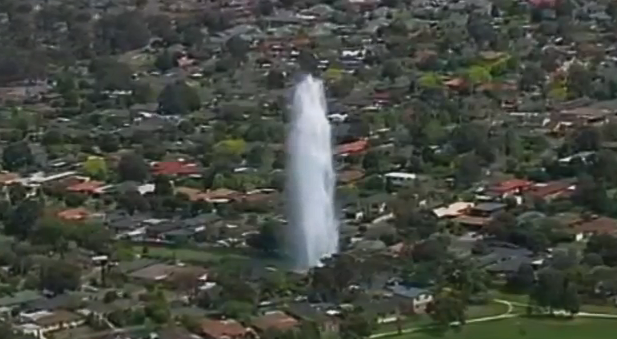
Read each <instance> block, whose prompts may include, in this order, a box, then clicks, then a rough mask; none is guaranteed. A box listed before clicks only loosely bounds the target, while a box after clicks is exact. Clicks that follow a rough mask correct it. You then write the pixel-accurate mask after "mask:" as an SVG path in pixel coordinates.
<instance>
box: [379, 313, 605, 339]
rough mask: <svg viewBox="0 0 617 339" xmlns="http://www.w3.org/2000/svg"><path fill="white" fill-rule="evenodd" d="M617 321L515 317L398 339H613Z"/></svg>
mask: <svg viewBox="0 0 617 339" xmlns="http://www.w3.org/2000/svg"><path fill="white" fill-rule="evenodd" d="M616 331H617V320H605V319H583V318H577V319H574V320H554V319H529V318H512V319H505V320H497V321H490V322H484V323H477V324H469V325H466V326H464V327H463V328H462V329H461V330H460V331H454V330H452V331H449V332H447V333H445V334H442V333H437V332H431V331H430V330H429V331H425V332H417V333H410V334H404V335H401V336H397V337H389V338H396V339H430V338H443V339H614V338H616V337H617V334H616Z"/></svg>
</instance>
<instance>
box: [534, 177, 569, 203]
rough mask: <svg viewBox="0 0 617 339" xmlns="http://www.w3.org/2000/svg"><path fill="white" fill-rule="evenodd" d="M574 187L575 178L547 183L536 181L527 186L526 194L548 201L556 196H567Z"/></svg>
mask: <svg viewBox="0 0 617 339" xmlns="http://www.w3.org/2000/svg"><path fill="white" fill-rule="evenodd" d="M575 188H576V180H575V179H568V180H556V181H550V182H547V183H536V184H534V185H533V186H531V187H530V188H529V190H528V191H527V193H526V194H527V195H528V196H529V197H532V198H537V199H544V200H546V201H550V200H553V199H557V198H562V197H569V196H570V195H571V194H572V193H573V192H574V189H575Z"/></svg>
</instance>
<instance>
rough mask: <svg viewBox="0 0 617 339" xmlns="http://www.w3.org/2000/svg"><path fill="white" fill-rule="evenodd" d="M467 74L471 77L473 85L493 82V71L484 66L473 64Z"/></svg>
mask: <svg viewBox="0 0 617 339" xmlns="http://www.w3.org/2000/svg"><path fill="white" fill-rule="evenodd" d="M465 76H466V77H467V78H468V79H469V81H470V82H471V84H472V85H474V86H477V85H481V84H486V83H489V82H491V80H492V76H491V73H490V72H489V71H488V70H487V69H486V68H484V67H482V66H471V67H470V68H469V69H468V70H467V72H466V73H465Z"/></svg>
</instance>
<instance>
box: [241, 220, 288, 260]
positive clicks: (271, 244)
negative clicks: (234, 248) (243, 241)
mask: <svg viewBox="0 0 617 339" xmlns="http://www.w3.org/2000/svg"><path fill="white" fill-rule="evenodd" d="M279 234H281V225H280V223H279V222H277V221H276V220H274V219H266V220H265V221H264V222H262V223H261V225H260V226H259V233H257V234H255V235H254V236H252V237H250V238H249V239H248V240H247V244H248V245H249V246H251V247H253V248H255V249H257V250H260V251H263V252H265V253H268V254H270V255H271V254H274V253H276V252H277V251H279V250H280V249H281V239H280V236H279Z"/></svg>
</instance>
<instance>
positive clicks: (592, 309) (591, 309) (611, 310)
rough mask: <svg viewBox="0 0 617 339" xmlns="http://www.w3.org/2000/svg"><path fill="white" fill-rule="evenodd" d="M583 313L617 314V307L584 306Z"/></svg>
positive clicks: (582, 307)
mask: <svg viewBox="0 0 617 339" xmlns="http://www.w3.org/2000/svg"><path fill="white" fill-rule="evenodd" d="M581 312H587V313H604V314H617V307H615V306H613V305H583V306H581Z"/></svg>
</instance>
